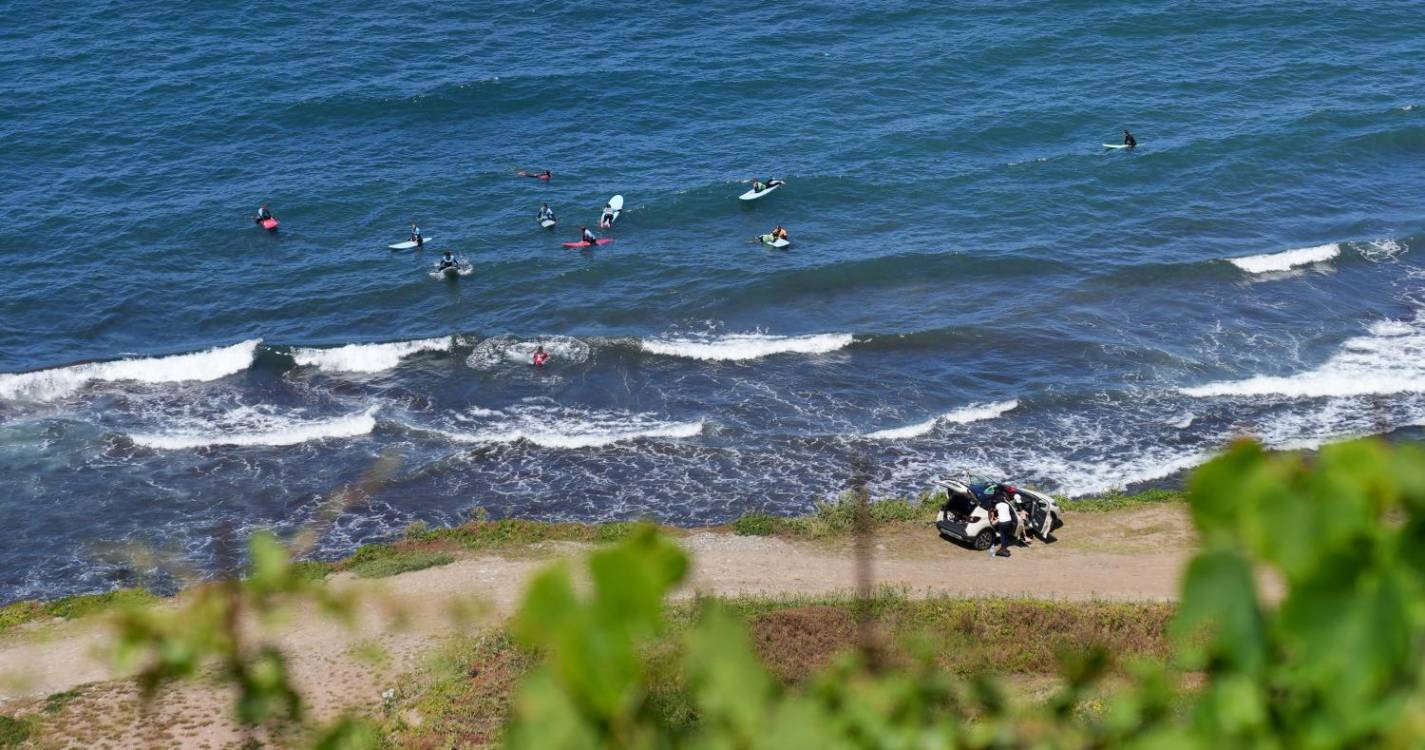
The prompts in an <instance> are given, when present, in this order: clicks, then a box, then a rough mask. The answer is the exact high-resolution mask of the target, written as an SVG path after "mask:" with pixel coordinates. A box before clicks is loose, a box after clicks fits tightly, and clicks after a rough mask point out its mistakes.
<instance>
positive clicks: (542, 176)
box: [515, 169, 554, 182]
mask: <svg viewBox="0 0 1425 750" xmlns="http://www.w3.org/2000/svg"><path fill="white" fill-rule="evenodd" d="M515 174H517V175H519V176H520V177H533V178H534V179H536V180H544V181H545V182H549V178H550V177H553V176H554V174H553V173H551V172H550V171H549V170H547V169H546V170H544V171H542V172H526V171H524V170H520V171H518V172H515Z"/></svg>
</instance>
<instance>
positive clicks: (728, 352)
mask: <svg viewBox="0 0 1425 750" xmlns="http://www.w3.org/2000/svg"><path fill="white" fill-rule="evenodd" d="M851 343H852V337H851V334H849V333H818V334H812V335H808V336H770V335H767V334H761V333H734V334H728V335H724V336H708V337H678V338H655V339H645V340H643V341H640V342H639V344H640V345H641V346H642V348H643V350H644V351H646V352H649V353H651V354H661V355H664V356H668V357H686V358H689V359H702V360H708V361H717V362H735V361H742V360H748V359H758V358H760V357H769V356H772V355H774V354H825V353H827V352H834V351H836V350H838V349H844V348H846V347H848V346H850V345H851Z"/></svg>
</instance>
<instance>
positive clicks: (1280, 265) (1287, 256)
mask: <svg viewBox="0 0 1425 750" xmlns="http://www.w3.org/2000/svg"><path fill="white" fill-rule="evenodd" d="M1340 254H1341V246H1340V245H1339V244H1336V243H1334V242H1333V243H1331V244H1329V245H1317V246H1316V247H1303V248H1298V249H1296V250H1286V251H1283V252H1280V253H1269V254H1266V255H1248V256H1246V257H1242V258H1228V262H1229V263H1231V264H1232V265H1234V266H1236V267H1238V268H1240V269H1242V270H1243V271H1246V272H1247V273H1273V272H1279V271H1287V270H1290V269H1292V268H1295V267H1297V266H1304V265H1307V264H1309V263H1322V262H1325V261H1328V260H1331V259H1332V258H1335V257H1336V256H1337V255H1340Z"/></svg>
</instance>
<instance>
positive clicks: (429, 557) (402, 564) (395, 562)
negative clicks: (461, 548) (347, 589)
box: [347, 548, 455, 578]
mask: <svg viewBox="0 0 1425 750" xmlns="http://www.w3.org/2000/svg"><path fill="white" fill-rule="evenodd" d="M363 549H364V548H363ZM453 562H455V558H454V557H453V556H451V555H449V554H447V553H444V552H420V551H414V552H408V551H402V550H392V551H391V553H390V554H386V555H381V556H380V557H376V558H373V559H369V560H362V561H361V562H358V563H354V564H352V565H349V566H347V570H350V571H351V572H352V573H355V574H356V575H358V576H360V577H362V578H385V577H387V576H393V575H397V574H399V573H408V572H410V571H412V570H424V569H426V568H434V567H436V566H438V565H449V564H450V563H453Z"/></svg>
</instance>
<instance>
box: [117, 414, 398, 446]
mask: <svg viewBox="0 0 1425 750" xmlns="http://www.w3.org/2000/svg"><path fill="white" fill-rule="evenodd" d="M375 428H376V407H374V406H373V407H371V408H369V409H367V410H366V411H363V412H357V413H355V414H348V415H346V416H343V417H336V418H334V419H319V420H303V419H298V418H294V417H292V416H284V415H279V414H273V413H271V412H270V411H266V410H260V409H253V408H251V407H242V408H239V409H235V410H233V411H231V412H228V413H225V414H223V415H221V416H218V417H215V418H214V419H212V420H211V421H209V422H206V423H201V424H196V425H192V426H190V427H186V428H182V429H178V430H173V431H169V432H162V433H153V434H135V435H131V436H130V437H131V438H132V439H133V441H134V444H135V445H142V446H144V447H147V448H156V449H158V450H185V449H189V448H203V447H207V446H218V445H239V446H252V445H271V446H282V445H297V444H298V443H305V442H307V441H309V440H322V439H324V438H346V437H357V436H360V435H366V434H368V433H370V432H371V431H372V430H373V429H375Z"/></svg>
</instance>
